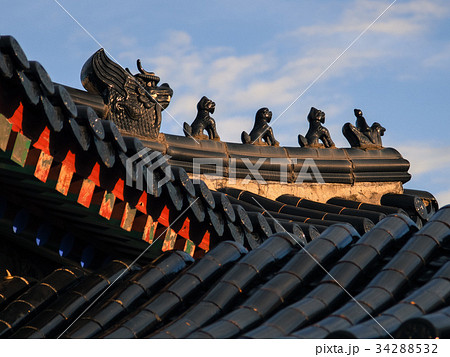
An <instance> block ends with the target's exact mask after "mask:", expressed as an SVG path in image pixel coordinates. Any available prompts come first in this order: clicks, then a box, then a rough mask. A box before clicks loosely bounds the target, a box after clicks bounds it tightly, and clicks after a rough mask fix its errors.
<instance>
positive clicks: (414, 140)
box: [0, 0, 450, 205]
mask: <svg viewBox="0 0 450 357" xmlns="http://www.w3.org/2000/svg"><path fill="white" fill-rule="evenodd" d="M392 2H393V0H348V1H332V0H322V1H305V0H303V1H300V0H282V1H272V0H271V1H269V0H261V1H235V0H228V1H195V0H194V1H181V0H171V1H164V2H162V1H133V0H130V1H116V0H107V1H105V0H96V1H92V0H90V1H86V0H78V1H68V0H58V1H54V0H45V1H44V0H35V1H33V2H30V1H25V0H16V1H8V2H7V4H4V5H3V6H2V12H1V13H0V33H1V34H3V35H6V34H8V35H13V36H14V37H15V38H16V39H17V40H18V41H19V43H20V44H21V46H22V47H23V49H24V50H25V52H26V54H27V56H28V58H29V59H32V60H37V61H39V62H40V63H41V64H42V65H44V67H45V68H46V69H47V71H48V72H49V74H50V76H51V77H52V79H53V81H55V82H60V83H63V84H66V85H70V86H73V87H77V88H82V87H81V83H80V79H79V74H80V70H81V67H82V65H83V64H84V62H85V61H86V59H87V58H88V57H89V56H90V55H91V54H92V53H94V52H95V51H96V50H97V49H98V48H100V47H104V48H105V49H106V50H107V51H108V52H109V53H110V54H111V56H112V57H113V58H114V59H115V60H116V61H117V62H119V63H120V64H121V65H122V66H123V67H129V68H130V69H131V70H132V71H134V72H136V71H137V70H136V63H135V62H136V59H137V58H140V59H141V60H142V63H143V66H144V68H145V69H147V70H148V71H155V72H156V74H158V75H159V76H160V77H161V82H168V83H169V84H170V86H171V87H172V88H173V89H174V97H173V101H172V102H171V104H170V106H169V108H168V111H169V112H170V114H171V115H170V116H169V115H168V114H167V113H166V114H164V115H163V126H162V131H164V132H168V133H173V134H179V135H182V129H181V126H180V123H181V124H182V123H183V122H184V121H187V122H191V121H192V120H193V118H194V117H195V114H196V109H195V108H196V103H197V101H198V100H199V99H200V97H201V96H203V95H206V96H208V97H210V98H212V99H213V100H214V101H215V102H216V112H215V113H214V118H215V119H216V122H217V127H218V131H219V134H220V136H221V138H222V139H223V140H226V141H235V142H237V141H240V133H241V131H242V130H247V131H249V130H250V129H251V127H252V123H253V119H254V115H255V113H256V111H257V110H258V109H259V108H261V107H263V106H267V107H269V108H270V109H271V110H272V112H273V114H274V119H273V120H272V122H273V123H272V124H273V125H272V126H273V128H274V132H275V136H276V137H277V139H278V140H279V141H280V142H281V144H282V145H284V146H297V145H298V144H297V135H298V134H299V133H302V134H305V133H306V131H307V129H308V125H307V121H306V116H307V114H308V112H309V109H310V108H311V106H314V107H316V108H319V109H322V110H323V111H325V113H326V126H327V127H328V128H329V130H330V132H331V135H332V138H333V140H334V141H335V143H336V144H337V146H339V147H347V146H348V144H347V142H346V140H345V138H344V137H343V135H342V133H341V128H342V125H343V124H344V123H345V122H348V121H350V122H352V123H354V116H353V109H354V108H360V109H362V110H363V112H364V115H365V117H366V119H367V121H368V122H369V123H372V122H373V121H378V122H380V123H381V124H382V125H383V126H384V127H385V128H386V129H387V131H386V133H385V136H384V137H383V143H384V145H385V146H392V147H395V148H397V149H398V150H399V151H400V152H401V153H402V154H403V156H404V157H405V158H407V159H408V160H409V161H410V162H411V169H410V172H411V173H412V175H413V179H412V180H411V181H410V182H409V183H408V184H407V185H406V187H409V188H417V189H425V190H428V191H430V192H432V193H433V194H435V195H436V196H437V198H438V200H439V202H440V204H441V205H444V204H447V203H450V141H449V135H450V120H449V119H450V100H449V98H448V97H449V96H450V90H449V88H450V65H449V64H450V21H449V19H450V4H449V3H448V0H397V1H395V2H394V3H393V4H392ZM390 5H391V6H390ZM389 6H390V7H389ZM63 8H64V9H65V10H66V11H67V12H66V11H65V10H64V9H63ZM383 12H384V14H383V15H382V16H381V17H380V18H379V19H378V20H377V21H376V22H375V23H374V24H373V26H371V27H370V28H368V27H369V26H370V25H371V24H372V23H373V22H374V21H375V20H376V19H377V18H378V17H379V16H380V15H381V14H382V13H383ZM77 22H78V23H77ZM82 27H84V29H85V30H86V31H85V30H83V28H82ZM355 40H356V41H355ZM352 43H353V44H352ZM351 44H352V45H351ZM350 45H351V46H350ZM171 116H172V117H173V118H171ZM275 118H277V119H276V120H275Z"/></svg>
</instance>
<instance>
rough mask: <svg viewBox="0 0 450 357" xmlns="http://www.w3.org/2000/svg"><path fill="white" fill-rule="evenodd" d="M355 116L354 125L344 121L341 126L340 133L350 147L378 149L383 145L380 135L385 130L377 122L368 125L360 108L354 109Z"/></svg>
mask: <svg viewBox="0 0 450 357" xmlns="http://www.w3.org/2000/svg"><path fill="white" fill-rule="evenodd" d="M354 113H355V116H356V127H354V126H353V125H352V124H350V123H345V124H344V126H343V127H342V133H343V134H344V136H345V137H346V138H347V140H348V142H349V144H350V145H351V146H352V147H358V148H361V149H380V148H382V147H383V143H382V142H381V137H382V136H383V135H384V132H385V131H386V129H385V128H383V127H382V126H381V125H380V124H379V123H376V122H375V123H373V124H372V126H369V125H368V124H367V122H366V119H365V118H364V117H363V112H362V111H361V109H355V110H354Z"/></svg>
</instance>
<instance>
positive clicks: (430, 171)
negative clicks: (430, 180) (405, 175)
mask: <svg viewBox="0 0 450 357" xmlns="http://www.w3.org/2000/svg"><path fill="white" fill-rule="evenodd" d="M398 150H399V151H400V152H401V153H402V155H403V156H404V157H405V158H407V159H408V160H409V161H410V162H411V168H410V173H411V174H412V175H415V176H420V175H426V176H428V177H432V176H433V175H436V174H437V172H442V171H446V172H449V173H450V155H448V153H449V152H450V147H432V146H430V144H428V145H424V143H420V144H417V143H416V144H407V145H399V146H398ZM447 177H448V176H447Z"/></svg>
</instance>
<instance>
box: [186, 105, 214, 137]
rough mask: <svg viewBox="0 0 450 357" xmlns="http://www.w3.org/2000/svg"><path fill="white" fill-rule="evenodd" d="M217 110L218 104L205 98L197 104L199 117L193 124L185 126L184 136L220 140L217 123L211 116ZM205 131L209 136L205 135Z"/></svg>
mask: <svg viewBox="0 0 450 357" xmlns="http://www.w3.org/2000/svg"><path fill="white" fill-rule="evenodd" d="M215 109H216V103H214V102H213V101H212V100H211V99H209V98H207V97H205V96H203V97H202V99H200V101H199V102H198V103H197V116H196V117H195V119H194V121H193V122H192V124H191V125H189V124H188V123H184V124H183V132H184V135H186V136H191V137H193V138H194V139H210V140H220V137H219V134H217V130H216V121H215V120H214V119H213V118H212V117H211V116H210V114H213V113H214V110H215ZM203 130H206V132H207V133H208V135H205V134H203Z"/></svg>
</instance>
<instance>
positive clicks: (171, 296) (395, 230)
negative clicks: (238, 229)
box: [0, 206, 450, 338]
mask: <svg viewBox="0 0 450 357" xmlns="http://www.w3.org/2000/svg"><path fill="white" fill-rule="evenodd" d="M449 238H450V206H445V207H443V208H442V209H441V210H439V211H438V212H437V213H436V214H435V215H434V216H433V217H432V218H431V220H430V222H428V223H427V224H426V225H425V226H424V227H423V228H422V229H420V230H418V228H417V226H416V225H415V223H414V222H413V221H412V220H411V219H409V218H408V217H406V216H405V215H403V214H396V215H390V216H388V217H386V218H385V219H384V220H382V221H381V222H379V223H378V224H377V225H376V226H375V227H374V228H373V229H372V230H370V231H369V232H368V233H365V234H364V235H363V236H361V237H360V236H359V234H358V233H357V232H356V231H355V230H354V229H353V228H352V227H351V226H350V225H348V224H345V223H341V224H337V225H334V226H331V227H329V228H327V229H326V230H325V231H324V232H322V234H321V235H320V236H319V237H318V238H316V239H314V240H313V241H311V242H309V243H307V244H306V245H305V246H304V247H303V248H302V247H301V245H299V244H298V243H297V242H295V241H294V240H292V238H291V237H290V236H289V235H286V234H276V235H273V236H272V237H271V238H269V239H268V240H266V241H265V242H264V243H263V244H262V245H260V246H259V247H258V248H256V249H254V250H252V251H250V252H247V250H246V249H245V248H244V247H243V246H242V245H240V244H238V243H236V242H222V243H220V244H219V245H218V246H217V247H216V248H214V249H212V250H211V251H209V252H208V253H206V255H205V256H204V257H203V258H202V259H199V260H197V262H195V263H193V260H192V258H191V257H190V256H189V255H188V254H186V253H184V252H177V251H172V252H166V253H164V254H163V255H162V256H161V257H159V258H158V259H156V260H155V261H154V262H152V263H150V264H149V265H147V266H143V267H139V266H135V267H134V268H133V269H127V267H128V266H127V264H126V263H125V262H121V261H113V262H112V263H110V264H109V265H108V266H106V267H105V268H102V269H100V270H98V271H96V272H93V273H89V272H87V271H84V272H83V270H79V269H78V270H77V271H79V273H77V276H76V277H75V276H74V277H73V278H70V279H69V280H67V278H65V280H67V281H65V284H64V286H60V287H59V288H58V293H57V297H55V296H54V295H55V293H54V291H53V290H52V289H48V290H49V293H48V294H38V293H37V292H36V291H37V289H43V288H42V287H41V286H47V285H45V284H47V283H48V281H50V280H51V279H53V280H54V281H57V280H58V279H56V278H52V277H53V276H55V274H58V272H59V271H60V270H59V271H56V272H54V273H52V274H51V275H50V276H49V277H47V278H44V279H43V280H42V281H41V282H36V283H35V284H34V285H32V286H31V287H29V286H26V284H22V286H21V287H20V288H16V292H15V293H14V294H13V295H14V296H9V297H6V298H5V299H7V300H8V301H9V305H7V306H6V307H3V309H2V311H1V312H0V324H1V325H2V332H1V333H2V334H3V336H10V337H13V338H28V337H33V338H43V337H50V338H55V337H58V336H59V335H61V334H62V337H65V338H87V337H94V338H133V337H134V338H144V337H149V338H230V337H246V338H276V337H297V338H324V337H337V338H341V337H349V336H352V337H369V338H376V337H387V336H388V334H391V335H398V336H403V337H416V336H419V335H420V334H417V335H416V334H415V331H416V330H417V328H416V329H414V328H411V324H413V323H416V326H417V325H418V324H420V323H421V321H426V322H427V325H426V326H427V328H428V331H432V330H433V328H432V327H433V326H434V325H433V324H434V323H435V320H434V319H433V318H432V316H433V315H430V313H433V312H435V316H436V315H437V316H440V314H441V315H442V314H445V312H446V310H442V312H440V310H441V309H445V308H446V307H447V306H448V303H449V298H450V275H449V264H450V263H449V257H450V256H449V254H448V247H449V246H448V243H449ZM323 268H326V269H328V270H329V271H330V274H326V273H325V272H324V270H323ZM71 269H72V268H71ZM17 279H18V278H12V277H10V278H4V279H3V281H2V282H1V283H0V294H2V296H4V290H5V285H7V284H11V285H12V284H17V283H16V282H15V281H16V280H17ZM24 279H25V278H24ZM115 279H118V281H117V282H115V283H114V284H111V283H112V282H114V281H115ZM22 281H23V280H22ZM59 283H61V282H59ZM48 284H50V285H51V286H53V285H54V283H48ZM52 284H53V285H52ZM107 286H110V289H109V290H108V291H106V293H104V294H103V295H100V294H101V292H102V291H104V288H105V287H107ZM55 289H56V288H55ZM344 289H345V290H344ZM50 290H51V292H52V293H50ZM11 291H12V290H11ZM37 296H39V298H38V297H37ZM351 296H353V297H354V299H353V298H351ZM94 301H95V303H94V304H93V306H91V307H90V309H89V310H87V311H86V312H85V313H84V314H83V315H82V316H81V318H80V319H77V320H75V319H76V318H78V316H80V313H81V312H82V311H83V310H84V309H86V307H87V306H89V305H90V304H92V303H93V302H94ZM17 304H22V305H24V304H27V305H26V306H32V309H30V311H28V312H27V313H24V312H21V313H18V312H17V311H18V310H15V306H16V305H17ZM2 306H4V304H3V305H2ZM447 310H448V309H447ZM20 311H23V310H20ZM369 314H370V315H371V316H373V317H375V318H376V322H375V321H374V320H372V319H371V318H370V317H369ZM418 317H422V320H419V322H417V321H418ZM430 317H431V318H430ZM427 319H428V320H427ZM408 321H410V323H409V324H408ZM449 321H450V320H448V319H447V320H445V319H442V318H436V325H437V326H436V328H435V329H434V331H437V332H438V333H439V331H448V328H449V327H450V326H449V324H450V322H449ZM377 322H378V323H379V324H378V323H377ZM402 323H403V325H402ZM380 325H381V326H382V327H380ZM430 326H431V328H430ZM419 332H420V329H419ZM438 336H440V337H445V336H442V335H438ZM431 337H436V336H431Z"/></svg>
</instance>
